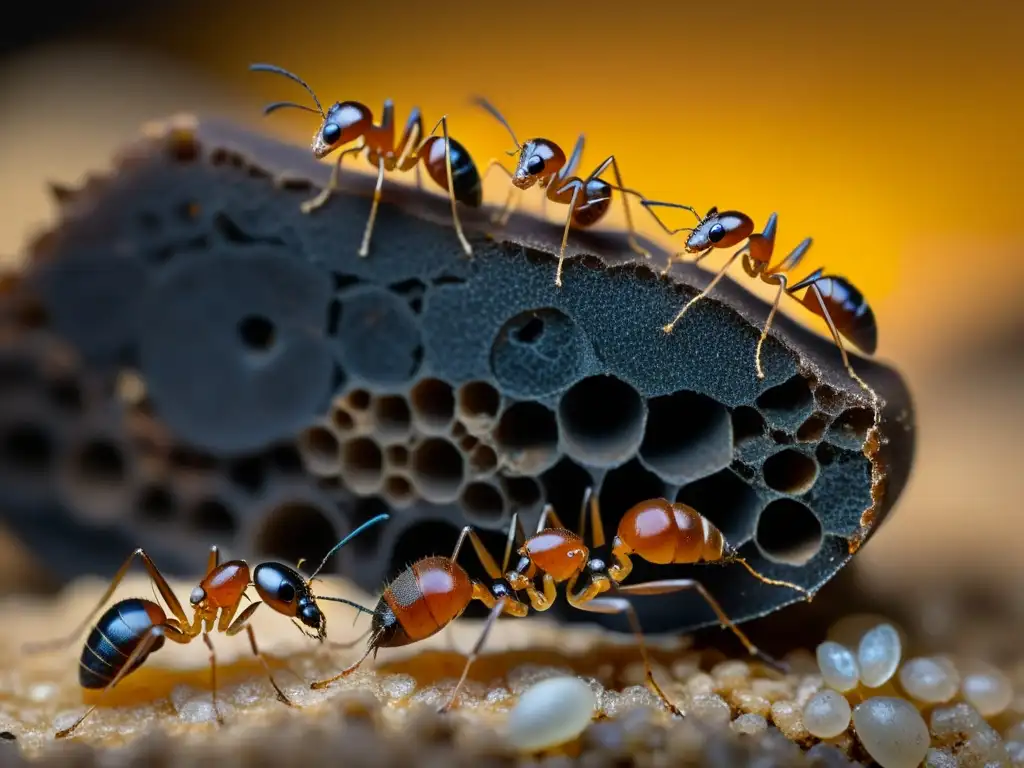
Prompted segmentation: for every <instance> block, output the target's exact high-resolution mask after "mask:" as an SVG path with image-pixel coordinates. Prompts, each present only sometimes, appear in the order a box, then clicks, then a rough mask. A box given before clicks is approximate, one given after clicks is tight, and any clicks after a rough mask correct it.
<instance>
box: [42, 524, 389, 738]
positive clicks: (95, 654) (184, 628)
mask: <svg viewBox="0 0 1024 768" xmlns="http://www.w3.org/2000/svg"><path fill="white" fill-rule="evenodd" d="M388 518H389V515H387V514H381V515H377V516H376V517H374V518H373V519H371V520H368V521H367V522H365V523H363V524H362V525H360V526H359V527H358V528H356V529H355V530H353V531H352V532H351V533H349V535H348V536H346V537H345V538H343V539H342V540H341V541H340V542H338V543H337V544H336V545H335V546H334V547H332V548H331V550H330V551H329V552H328V553H327V554H326V555H325V556H324V559H323V561H322V562H321V563H320V565H319V566H318V567H317V569H316V570H315V571H314V572H313V574H312V575H311V576H310V577H309V578H308V579H306V578H304V577H303V576H302V574H300V573H299V572H298V571H297V570H295V569H294V568H291V567H290V566H287V565H284V564H283V563H276V562H269V563H261V564H259V565H257V566H256V567H255V568H254V569H252V571H250V569H249V565H248V564H247V563H246V562H245V561H244V560H231V561H228V562H225V563H221V562H220V550H219V549H218V548H217V547H212V548H211V549H210V556H209V560H208V564H207V568H206V576H205V577H204V578H203V580H202V581H200V582H199V584H198V585H196V587H195V588H194V589H193V590H192V593H191V594H190V595H189V604H190V605H191V607H192V618H191V619H189V617H188V614H186V613H185V609H184V608H183V607H182V605H181V603H180V602H179V601H178V598H177V597H176V596H175V594H174V591H173V590H172V589H171V586H170V584H168V583H167V579H166V578H165V577H164V576H163V574H161V573H160V570H159V569H158V568H157V567H156V564H155V563H154V562H153V560H152V558H150V556H149V555H148V554H147V553H146V552H145V550H142V549H136V550H135V551H134V552H132V554H131V555H129V556H128V559H127V560H125V562H124V564H123V565H122V566H121V568H120V569H119V570H118V571H117V573H116V574H115V575H114V578H113V579H112V580H111V582H110V586H109V587H108V588H107V591H106V592H105V593H104V594H103V597H101V598H100V600H99V602H97V604H96V607H95V608H93V610H92V611H90V613H89V615H88V616H86V617H85V619H84V620H83V622H82V624H81V625H80V626H79V627H78V628H77V629H75V631H74V632H72V633H71V634H70V635H68V636H67V637H64V638H60V639H57V640H51V641H46V642H42V643H33V644H28V645H26V646H25V647H24V649H23V650H24V651H25V652H26V653H39V652H42V651H48V650H57V649H60V648H64V647H67V646H68V645H70V644H71V643H72V642H74V640H75V638H76V637H78V636H79V635H81V633H82V632H83V631H85V629H86V627H88V626H89V625H90V623H91V622H92V619H93V617H94V616H95V615H96V613H97V612H99V610H100V608H102V607H103V605H104V604H105V603H106V602H107V601H108V600H110V598H111V597H112V596H113V594H114V591H115V590H116V589H117V587H118V585H119V584H120V583H121V581H122V580H123V579H124V577H125V575H126V574H127V573H128V569H129V567H130V566H131V564H132V562H133V561H134V560H135V558H139V559H141V560H142V564H143V565H144V566H145V568H146V571H147V573H148V574H149V577H150V579H151V580H152V582H153V584H154V585H155V586H156V589H157V591H158V592H159V593H160V597H162V598H163V601H164V603H166V605H167V609H168V610H169V611H170V613H171V616H168V615H167V613H166V612H165V611H164V609H163V608H162V607H161V606H160V604H159V603H156V602H154V601H152V600H146V599H142V598H134V597H133V598H127V599H125V600H119V601H118V602H116V603H114V604H113V605H111V606H110V607H109V608H108V609H107V610H106V611H105V612H104V613H103V615H102V616H101V617H100V618H99V620H98V621H97V622H96V624H95V625H94V626H93V628H92V631H91V632H90V633H89V636H88V637H87V638H86V641H85V645H84V646H83V647H82V653H81V656H80V658H79V662H78V664H79V669H78V681H79V685H81V687H82V688H85V689H89V690H101V691H102V694H101V695H100V698H99V699H98V700H97V701H96V703H95V704H93V705H92V706H91V707H89V708H88V709H87V710H86V711H85V712H84V713H83V714H82V715H81V717H79V718H78V719H77V720H76V721H75V722H74V723H73V724H72V725H71V726H69V727H68V728H65V729H63V730H61V731H58V732H57V734H56V737H57V738H58V739H61V738H65V737H67V736H69V735H70V734H71V733H72V732H73V731H74V730H75V729H76V728H78V726H80V725H81V724H82V723H83V722H84V721H85V719H86V718H87V717H89V715H91V714H92V713H93V712H94V711H95V710H96V708H97V707H98V706H100V704H102V701H103V698H104V696H106V694H108V693H109V692H110V691H111V690H113V688H114V687H115V686H117V684H118V683H120V682H121V681H122V680H123V679H124V678H125V677H127V676H128V675H130V674H131V673H132V672H134V671H135V670H137V669H138V668H139V667H141V666H142V665H143V663H145V661H146V660H147V659H148V658H149V656H150V655H151V654H153V653H155V652H156V651H158V650H160V648H162V647H163V645H164V641H165V640H171V641H172V642H175V643H179V644H182V645H186V644H188V643H190V642H192V641H193V640H195V639H196V638H197V637H199V636H202V638H203V642H204V643H205V644H206V647H207V649H208V650H209V652H210V680H211V690H212V696H213V709H214V713H215V716H216V718H217V722H218V723H221V722H223V718H222V717H221V715H220V711H219V710H218V708H217V655H216V652H215V651H214V648H213V641H212V640H211V639H210V635H211V634H212V633H214V632H222V633H224V634H225V635H227V636H229V637H231V636H234V635H237V634H239V633H240V632H242V631H245V632H246V634H247V635H248V637H249V645H250V647H251V649H252V652H253V655H254V656H256V658H257V659H259V661H260V663H261V664H262V665H263V669H264V671H265V672H266V674H267V678H268V679H269V680H270V684H271V686H273V688H274V692H275V693H276V694H277V698H278V700H279V701H281V702H282V703H283V704H287V705H288V706H294V705H293V704H292V702H291V700H290V699H289V698H288V697H287V696H286V695H285V693H284V691H282V690H281V688H280V686H278V684H277V681H276V680H274V675H273V672H271V670H270V665H269V664H268V663H267V660H266V658H265V657H264V656H263V653H262V652H261V651H260V649H259V646H258V645H257V644H256V634H255V632H253V628H252V625H251V624H250V623H249V620H250V619H251V618H252V616H253V614H254V613H255V612H256V610H257V609H258V608H259V607H260V606H261V605H262V604H263V603H266V604H267V606H268V607H270V608H271V609H272V610H274V611H275V612H276V613H279V614H281V615H283V616H286V617H288V618H290V619H291V620H292V621H293V623H295V624H296V626H298V627H299V629H300V630H302V631H303V634H306V635H311V636H312V637H314V638H316V639H318V640H319V641H320V642H324V641H325V640H326V637H327V618H326V617H325V616H324V614H323V612H322V611H321V610H320V607H319V606H318V605H317V602H318V601H320V600H325V601H329V602H336V603H344V604H346V605H349V606H351V607H353V608H355V609H357V610H359V611H363V612H367V613H369V611H368V610H367V609H366V608H364V607H363V606H361V605H358V604H357V603H354V602H352V601H351V600H346V599H344V598H340V597H326V596H323V595H314V594H313V591H312V584H313V581H315V580H316V578H317V575H318V574H319V573H320V571H321V570H323V567H324V566H325V565H326V564H327V561H328V560H329V559H330V557H331V556H332V555H333V554H335V553H336V552H337V551H338V550H340V549H341V548H342V547H344V546H345V545H346V544H347V543H348V542H350V541H351V540H352V539H354V538H355V537H357V536H359V535H360V534H361V533H363V532H364V531H365V530H366V529H368V528H370V527H372V526H374V525H377V524H378V523H382V522H384V521H385V520H387V519H388ZM250 584H251V585H252V586H254V587H255V589H256V592H257V594H258V595H259V597H260V601H257V602H254V603H252V604H251V605H248V606H246V608H245V609H244V610H242V612H241V613H239V612H238V609H239V608H240V607H241V604H242V599H243V597H246V595H245V592H246V589H247V588H248V587H249V585H250ZM303 626H304V627H305V628H306V629H303ZM309 630H312V632H310V631H309Z"/></svg>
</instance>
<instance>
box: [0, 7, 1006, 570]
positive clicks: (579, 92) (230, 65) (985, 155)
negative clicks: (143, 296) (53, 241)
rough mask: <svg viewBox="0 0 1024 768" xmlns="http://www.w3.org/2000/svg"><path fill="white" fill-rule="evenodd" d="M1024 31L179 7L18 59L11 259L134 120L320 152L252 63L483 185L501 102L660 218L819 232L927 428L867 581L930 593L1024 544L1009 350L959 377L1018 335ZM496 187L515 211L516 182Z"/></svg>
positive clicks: (822, 19) (879, 13) (830, 15)
mask: <svg viewBox="0 0 1024 768" xmlns="http://www.w3.org/2000/svg"><path fill="white" fill-rule="evenodd" d="M1022 29H1024V4H1022V3H1007V2H993V1H991V0H977V1H976V2H973V3H964V2H950V1H948V0H936V1H933V2H928V3H925V2H898V1H894V0H889V1H888V2H882V1H881V0H862V1H861V2H858V3H856V4H838V3H836V4H825V3H820V2H809V1H808V2H772V3H764V2H754V0H738V1H735V2H731V3H729V4H727V5H725V4H718V3H702V4H694V3H642V2H632V3H622V2H614V3H613V2H600V1H598V2H591V3H588V4H582V3H547V4H542V5H538V6H536V7H534V6H529V5H523V4H515V5H513V4H509V3H489V2H479V1H477V2H434V3H431V4H429V5H427V4H424V3H420V4H413V3H403V2H393V3H389V4H388V6H387V10H386V11H383V12H382V11H381V10H380V9H378V8H377V7H376V6H373V5H365V4H363V5H356V4H344V5H342V4H337V3H327V2H307V3H303V4H300V5H295V6H288V5H286V4H282V3H279V2H270V0H251V1H250V2H246V3H238V2H219V3H216V4H214V3H206V4H199V3H189V2H185V3H176V4H174V5H173V7H171V6H163V9H162V10H160V11H151V12H147V13H145V14H142V13H141V12H140V13H138V14H131V15H130V16H128V17H125V18H123V19H121V20H120V21H119V22H118V23H116V24H113V25H107V26H105V27H104V28H102V29H94V30H89V31H87V32H84V33H82V34H79V35H78V36H77V37H75V38H72V39H68V40H65V41H61V42H57V43H51V44H48V45H47V46H45V47H40V48H34V49H30V50H25V51H24V52H23V53H20V54H19V55H18V56H16V57H12V58H9V59H8V60H7V61H5V62H4V63H3V64H2V68H0V109H2V112H3V114H4V120H3V122H2V124H0V207H2V210H3V211H4V215H3V217H2V221H0V253H6V254H10V255H11V256H15V255H16V254H17V253H18V252H19V250H20V248H21V245H22V243H23V241H24V239H25V237H26V236H27V235H28V234H29V233H30V232H32V231H34V230H35V229H37V228H38V227H39V226H41V225H44V224H45V222H46V221H47V220H48V218H49V217H50V216H51V215H52V209H51V207H50V203H49V201H48V200H47V196H46V191H45V181H47V180H49V179H58V180H63V181H69V180H75V179H77V178H78V177H80V176H81V174H82V173H83V172H85V171H87V170H90V169H99V170H102V169H103V168H104V167H105V165H106V164H107V162H108V160H109V157H110V155H111V154H112V153H113V151H114V150H115V149H116V147H117V146H118V145H119V144H121V143H122V142H124V141H126V140H128V139H130V138H131V137H132V136H133V135H134V134H135V132H136V130H137V128H138V126H139V124H140V123H141V122H143V121H145V120H148V119H151V118H154V117H161V116H165V115H167V114H170V113H172V112H177V111H181V110H195V111H197V112H199V113H200V114H217V115H221V116H225V117H230V118H232V119H235V120H237V121H240V122H242V123H244V124H246V125H248V126H250V127H251V128H252V129H254V130H260V131H267V132H273V133H275V134H277V135H279V136H281V137H283V138H286V139H288V140H293V141H295V142H297V143H302V144H306V143H307V142H308V141H309V137H310V136H311V135H312V132H313V131H314V129H315V127H316V124H315V123H316V121H315V119H314V118H313V117H312V116H310V115H306V114H302V113H299V112H295V113H293V114H285V113H281V114H279V115H275V116H274V117H273V118H268V119H264V118H263V117H261V113H260V109H261V107H262V105H263V104H264V103H265V102H267V101H275V100H282V99H295V100H297V101H302V100H303V97H304V94H303V92H302V90H301V89H300V88H299V87H298V86H297V85H295V84H293V83H290V82H289V81H287V80H285V79H283V78H277V77H274V76H271V75H266V74H253V73H249V72H248V71H247V69H246V68H247V66H248V64H249V63H251V62H256V61H265V62H270V63H274V64H278V65H280V66H283V67H285V68H287V69H290V70H292V71H294V72H296V73H298V74H299V75H300V76H302V77H303V78H305V79H306V80H307V81H308V82H309V83H310V84H311V85H312V86H313V88H314V89H315V90H316V91H317V93H318V94H319V95H320V98H321V101H324V102H332V101H335V100H346V99H354V100H358V101H362V102H364V103H366V104H368V105H369V106H370V107H371V108H373V109H374V111H375V112H376V113H377V114H379V110H380V105H381V102H382V101H383V100H384V99H385V98H388V97H390V98H393V99H394V100H395V102H396V107H397V112H398V115H397V118H398V120H399V122H402V121H404V119H405V116H406V115H407V114H408V110H409V109H410V108H411V107H413V106H415V105H418V106H420V107H421V108H422V109H423V110H424V114H425V117H426V122H427V124H428V126H430V125H433V122H434V121H435V120H436V119H437V118H438V117H439V116H440V115H441V114H443V113H446V114H448V116H449V119H450V121H451V127H452V131H453V134H454V135H455V136H456V137H457V138H459V140H460V141H461V142H463V143H464V144H466V145H467V146H468V148H469V149H470V151H471V152H472V153H473V156H474V158H475V159H476V160H477V163H478V164H480V165H481V166H482V165H483V164H484V163H485V162H486V161H487V160H488V158H490V157H492V156H503V152H504V151H505V150H507V149H508V148H509V147H510V141H509V139H508V137H507V135H506V134H505V132H504V131H503V129H502V128H501V127H500V126H499V125H497V124H496V123H495V122H494V121H493V120H491V118H489V117H488V116H487V115H486V114H484V113H483V112H482V111H479V110H476V109H474V108H473V107H472V106H470V105H469V103H468V98H469V97H470V96H471V95H472V94H482V95H486V96H487V97H488V98H490V99H491V100H492V101H494V102H495V103H496V104H497V105H498V106H499V107H500V108H501V109H502V110H503V111H504V112H505V113H506V116H507V117H508V119H509V120H510V121H511V123H512V124H513V126H514V127H515V129H516V132H517V133H518V135H519V137H520V138H521V139H522V138H525V137H527V136H530V135H543V136H545V137H548V138H551V139H554V140H555V141H557V142H559V143H560V144H562V145H563V147H564V148H566V149H568V148H570V147H571V145H572V143H573V141H574V140H575V138H576V136H577V134H578V133H580V132H581V131H582V132H585V133H586V136H587V150H586V153H585V156H584V161H583V165H584V168H583V169H582V170H583V171H588V170H589V169H590V167H593V166H594V165H596V164H597V163H598V162H599V161H601V160H602V159H603V158H604V157H606V156H607V155H609V154H612V153H614V154H615V155H616V157H617V158H618V160H619V163H620V166H621V168H622V170H623V174H624V179H625V183H626V184H627V186H631V187H634V188H637V189H639V190H640V191H642V192H643V193H644V194H645V195H647V196H649V197H652V198H658V199H668V200H675V201H678V202H682V203H687V204H690V205H693V206H695V207H697V208H698V209H704V208H707V207H710V206H711V205H718V206H720V207H728V208H739V209H741V210H744V211H746V212H747V213H749V214H750V215H752V216H753V217H754V218H755V220H757V221H764V219H765V217H766V216H767V215H768V214H769V213H771V212H772V211H777V212H778V213H779V216H780V247H781V248H787V249H788V248H791V247H793V246H794V245H796V243H797V242H799V240H800V239H802V238H803V237H805V236H808V235H810V236H813V238H814V240H815V245H814V248H813V249H812V251H811V255H810V257H809V259H808V261H807V262H806V267H805V270H806V271H808V272H809V271H810V270H811V269H812V268H813V267H815V266H817V265H818V264H819V263H821V264H823V265H825V266H827V267H828V268H829V269H830V270H832V271H837V272H839V273H845V274H847V275H848V276H850V277H851V278H852V279H853V280H854V281H855V282H856V283H857V284H858V285H859V286H860V287H861V288H862V289H863V290H864V292H865V293H866V295H867V296H868V297H869V298H870V300H871V301H872V303H873V305H874V307H875V309H876V312H877V314H878V318H879V323H880V327H881V332H880V350H879V356H880V357H881V358H882V359H883V360H886V361H890V362H892V363H894V364H895V365H896V366H897V367H898V368H899V369H900V370H901V371H902V372H903V373H905V375H906V376H907V377H908V379H909V380H910V384H911V388H912V391H913V392H914V394H915V397H916V398H917V406H918V409H919V413H918V420H919V448H918V465H917V469H916V471H915V476H914V478H913V480H912V484H911V486H910V488H909V489H908V491H907V493H906V496H905V498H904V500H903V502H902V503H901V505H900V507H901V509H898V510H897V514H896V515H895V517H894V518H893V520H892V521H891V523H890V524H889V525H887V529H886V530H885V531H884V534H883V535H881V536H880V537H879V538H878V539H877V540H876V541H875V542H873V543H872V545H871V546H869V547H867V548H866V549H865V552H864V558H865V560H866V561H867V562H868V566H869V567H868V571H869V572H873V573H875V574H877V575H878V578H879V580H881V581H884V580H885V579H886V578H888V574H889V573H890V572H893V571H899V572H901V573H902V572H903V571H904V570H905V569H906V568H907V567H908V565H913V566H914V567H915V568H918V569H919V570H920V569H923V572H928V573H933V572H936V573H937V572H942V571H945V570H948V563H950V562H955V560H950V558H956V557H958V556H959V557H963V558H965V560H964V562H965V563H969V564H970V568H972V569H975V568H976V569H978V570H984V569H986V568H990V569H995V570H996V571H999V572H1002V571H1003V570H1004V566H1009V565H1010V564H1012V563H1015V562H1016V561H1017V560H1018V558H1017V557H1016V555H1017V553H1018V550H1019V543H1020V541H1022V540H1024V524H1022V523H1021V522H1020V518H1019V516H1018V515H1017V511H1016V510H1017V504H1016V500H1017V499H1019V498H1020V497H1021V494H1022V492H1024V484H1022V481H1021V480H1020V478H1019V475H1020V473H1019V470H1017V469H1016V467H1017V465H1018V464H1019V458H1020V455H1021V451H1020V448H1019V445H1018V444H1017V442H1016V435H1014V434H1013V433H1012V430H1011V429H1010V426H1009V425H1010V424H1012V423H1014V422H1016V423H1022V422H1021V418H1020V417H1021V416H1024V396H1022V395H1020V394H1018V392H1019V391H1024V388H1022V387H1021V386H1020V385H1021V383H1022V382H1021V376H1020V374H1021V372H1022V371H1021V368H1020V366H1019V364H1018V366H1017V367H1014V366H1013V365H1012V364H1011V363H1009V362H1008V361H1007V360H1006V359H1005V357H1006V356H1005V355H1004V354H1002V353H999V354H997V355H996V356H995V358H993V359H988V358H986V360H984V361H982V362H977V361H975V362H972V363H970V367H969V370H960V367H961V366H960V363H959V362H958V361H959V360H961V359H962V357H963V355H965V354H967V351H968V350H970V349H971V348H973V347H975V346H977V345H978V344H979V343H980V342H979V341H978V340H979V339H984V338H987V337H990V336H998V334H999V332H1000V329H1005V328H1006V327H1007V326H1008V325H1009V324H1011V323H1013V322H1017V323H1019V322H1020V318H1021V315H1022V313H1024V310H1022V309H1021V308H1020V302H1019V300H1018V299H1019V296H1020V295H1021V288H1020V281H1021V279H1022V277H1024V259H1022V258H1021V257H1022V256H1024V234H1022V229H1021V221H1022V216H1021V210H1020V208H1021V206H1020V193H1019V187H1020V179H1021V178H1024V149H1022V147H1021V143H1020V142H1021V136H1024V105H1022V100H1021V98H1020V94H1022V93H1024V58H1022V57H1021V56H1020V53H1019V46H1020V39H1019V35H1020V31H1021V30H1022ZM353 167H354V166H353ZM359 170H360V171H361V172H367V171H368V170H369V168H368V166H364V167H362V168H359ZM409 181H410V180H404V181H403V180H401V179H395V178H394V177H392V178H391V179H389V182H388V183H408V182H409ZM491 182H492V183H493V186H491V184H490V183H489V185H488V188H487V194H488V198H489V199H490V200H492V201H495V202H500V201H501V200H502V199H503V190H504V186H503V185H504V184H505V183H506V182H505V181H504V179H501V178H498V177H497V176H495V177H494V178H493V179H492V180H491ZM528 194H529V195H530V200H529V202H527V203H526V207H527V208H530V209H533V210H537V209H538V208H539V200H540V197H539V194H536V195H535V194H533V193H528ZM554 210H555V209H552V210H551V211H550V213H551V214H552V215H554V213H553V211H554ZM618 215H619V212H618V211H617V210H615V212H614V216H613V218H612V221H611V222H610V223H611V224H612V225H619V224H621V223H622V220H621V218H615V216H618ZM638 221H643V218H642V217H638ZM680 221H681V223H682V220H680ZM644 229H645V233H647V234H649V235H656V234H657V232H656V230H655V229H654V228H653V227H651V226H649V225H646V224H645V227H644ZM656 239H661V240H663V238H656ZM738 274H742V273H738ZM738 279H743V278H742V277H740V278H738ZM755 290H758V289H756V288H755ZM794 308H795V305H792V306H791V307H790V310H791V311H792V310H793V309H794ZM793 315H794V316H795V317H800V318H803V317H804V316H803V315H802V314H801V313H799V312H793ZM1018 327H1019V326H1018ZM1013 348H1017V349H1019V342H1018V345H1017V347H1011V349H1013ZM1007 365H1009V366H1010V367H1009V368H1006V366H1007ZM986 366H988V367H986ZM999 371H1004V373H1005V371H1009V372H1008V373H1005V375H1004V373H999ZM965 512H966V513H969V514H970V520H971V524H970V525H969V526H965V525H964V524H963V523H961V522H960V519H961V518H960V517H959V515H961V514H963V513H965ZM890 528H891V530H890ZM1004 530H1005V531H1009V532H1012V535H1009V536H1004V535H1000V533H1001V532H1002V531H1004ZM971 545H974V546H973V547H971ZM982 549H984V550H985V557H984V558H979V557H978V556H977V553H978V552H979V551H981V550H982ZM1017 567H1020V566H1017Z"/></svg>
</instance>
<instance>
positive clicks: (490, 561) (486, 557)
mask: <svg viewBox="0 0 1024 768" xmlns="http://www.w3.org/2000/svg"><path fill="white" fill-rule="evenodd" d="M467 538H468V539H469V541H470V543H471V544H472V545H473V549H474V550H476V556H477V558H478V559H479V560H480V565H482V566H483V567H484V570H485V571H487V575H488V576H490V577H491V578H492V579H500V578H501V571H499V570H498V564H497V563H496V562H494V558H493V557H491V553H490V552H488V551H487V547H485V546H484V543H483V542H482V541H480V537H479V536H477V534H476V531H474V530H473V527H472V526H470V525H467V526H466V527H464V528H463V529H462V533H460V534H459V539H458V541H456V542H455V549H454V551H453V552H452V557H451V559H452V561H455V560H458V558H459V552H460V551H461V550H462V545H463V543H464V542H465V541H466V539H467Z"/></svg>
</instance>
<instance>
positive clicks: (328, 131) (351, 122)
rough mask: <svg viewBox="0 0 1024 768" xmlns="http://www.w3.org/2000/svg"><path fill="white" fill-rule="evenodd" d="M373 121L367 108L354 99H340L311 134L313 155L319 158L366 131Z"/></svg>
mask: <svg viewBox="0 0 1024 768" xmlns="http://www.w3.org/2000/svg"><path fill="white" fill-rule="evenodd" d="M372 123H373V118H372V116H371V115H370V112H369V110H368V109H367V108H366V107H364V106H363V105H362V104H359V103H357V102H354V101H342V102H338V103H337V104H334V105H333V106H332V107H331V108H330V109H328V110H327V114H325V115H324V119H323V122H322V123H320V127H319V128H317V131H316V133H314V134H313V155H314V156H315V157H316V158H317V159H318V160H321V159H323V158H325V157H327V156H328V155H329V154H331V152H333V151H334V150H336V149H338V147H341V146H342V145H344V144H348V143H349V142H351V141H354V140H355V139H358V138H359V137H360V136H362V135H363V134H365V133H366V131H367V129H368V128H369V127H370V125H371V124H372Z"/></svg>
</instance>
